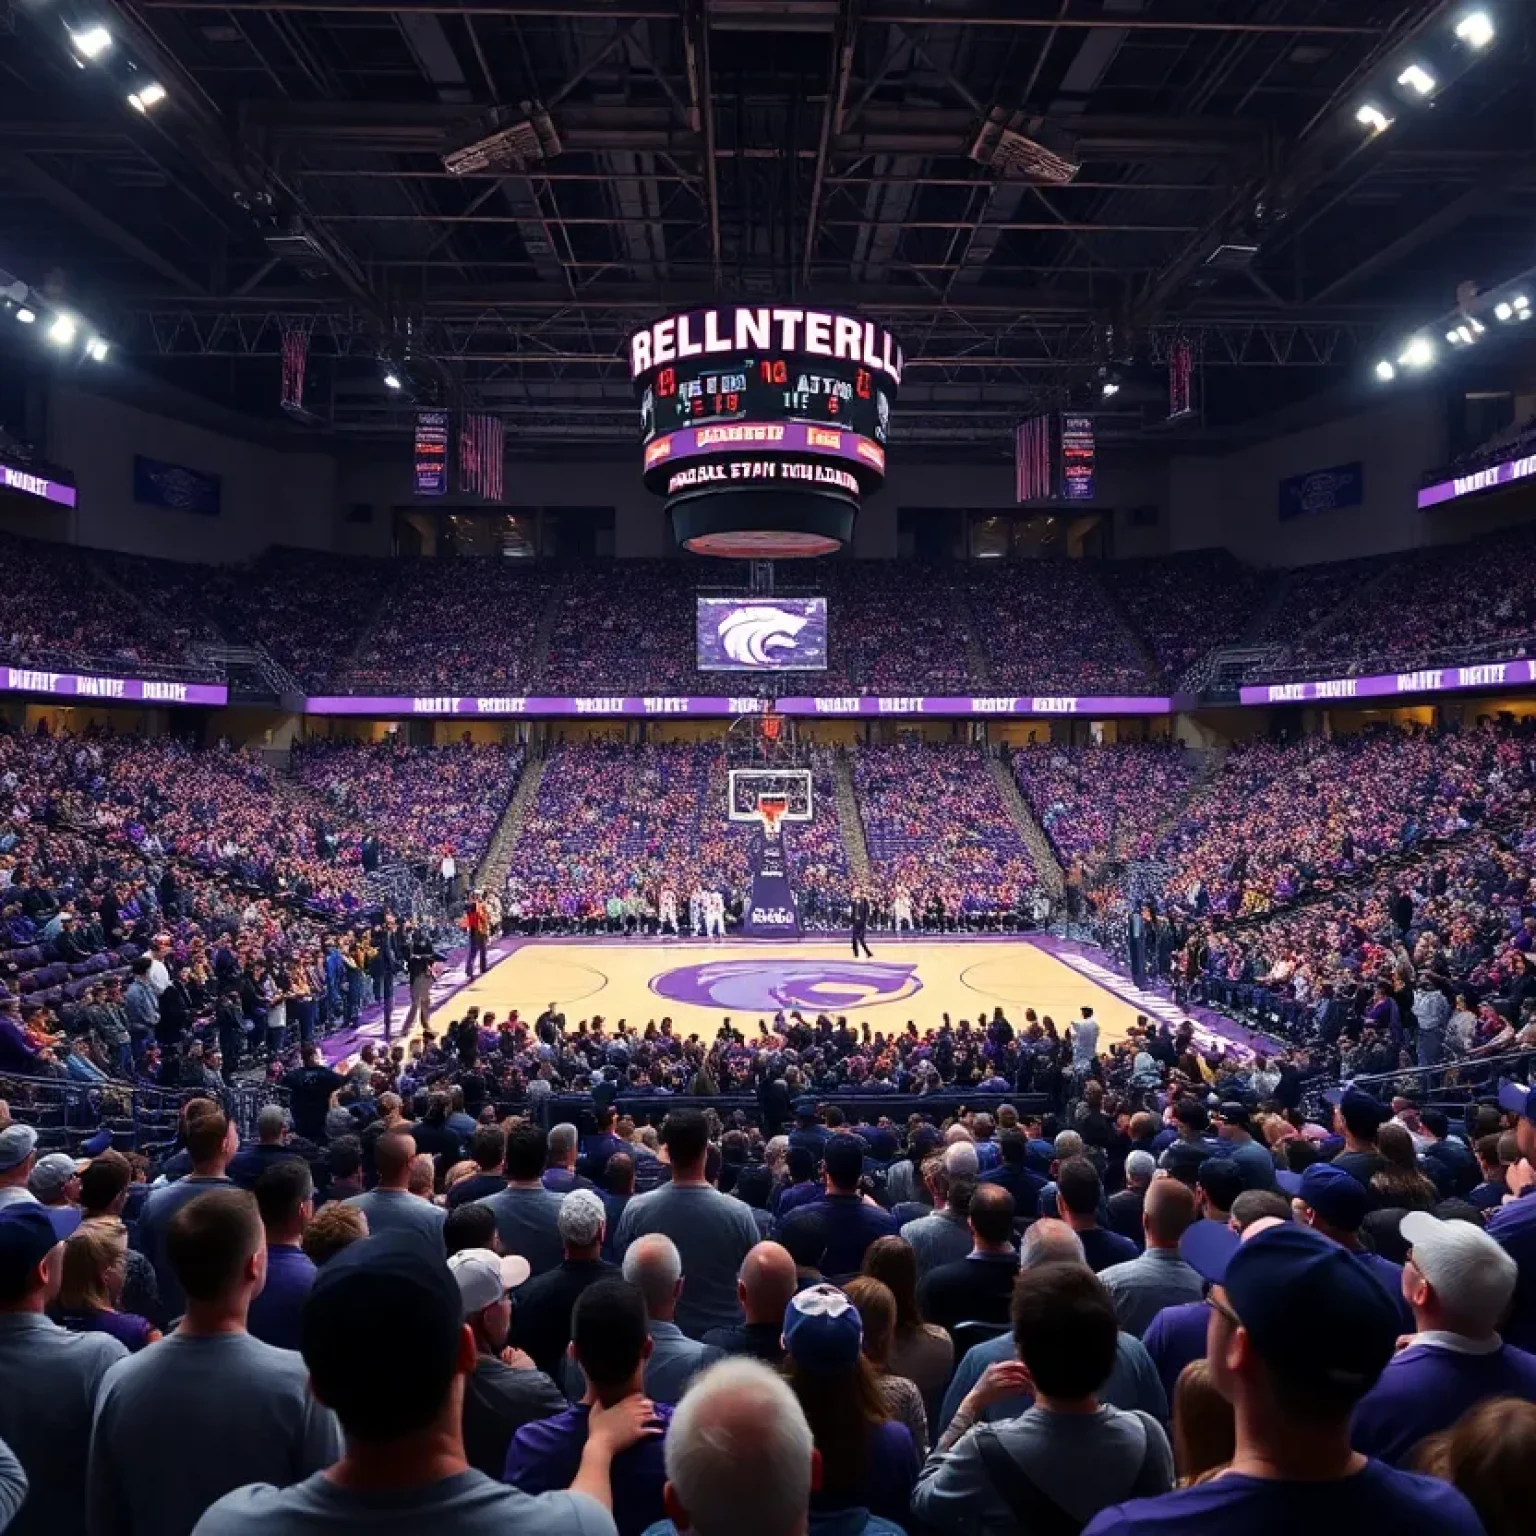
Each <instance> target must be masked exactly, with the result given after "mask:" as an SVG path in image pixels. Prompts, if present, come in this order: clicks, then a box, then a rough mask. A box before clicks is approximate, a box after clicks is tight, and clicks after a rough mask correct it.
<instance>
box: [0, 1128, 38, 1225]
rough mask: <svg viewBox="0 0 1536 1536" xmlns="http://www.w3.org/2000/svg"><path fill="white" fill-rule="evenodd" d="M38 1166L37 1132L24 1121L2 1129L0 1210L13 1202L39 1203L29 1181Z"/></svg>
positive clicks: (17, 1203)
mask: <svg viewBox="0 0 1536 1536" xmlns="http://www.w3.org/2000/svg"><path fill="white" fill-rule="evenodd" d="M36 1165H37V1132H36V1131H35V1130H33V1129H32V1127H31V1126H30V1125H28V1124H27V1123H26V1122H25V1121H24V1120H18V1121H16V1122H15V1123H14V1124H12V1125H8V1126H6V1127H5V1129H4V1130H0V1211H4V1210H7V1209H8V1208H9V1207H11V1206H13V1205H36V1204H37V1197H36V1196H35V1195H34V1194H33V1193H32V1191H31V1190H29V1189H28V1188H27V1180H28V1179H30V1178H31V1177H32V1170H33V1168H34V1167H36Z"/></svg>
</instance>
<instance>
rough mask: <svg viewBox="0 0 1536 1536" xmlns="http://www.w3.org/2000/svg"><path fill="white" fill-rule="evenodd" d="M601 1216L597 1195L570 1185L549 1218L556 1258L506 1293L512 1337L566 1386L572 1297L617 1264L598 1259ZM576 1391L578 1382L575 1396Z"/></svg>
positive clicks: (572, 1380)
mask: <svg viewBox="0 0 1536 1536" xmlns="http://www.w3.org/2000/svg"><path fill="white" fill-rule="evenodd" d="M606 1217H607V1211H606V1208H605V1207H604V1205H603V1201H602V1197H601V1196H600V1195H598V1194H596V1193H595V1192H594V1191H592V1190H590V1189H573V1190H572V1191H571V1192H570V1194H568V1195H567V1196H566V1197H565V1198H564V1199H563V1200H562V1201H561V1202H560V1211H559V1214H558V1215H557V1216H556V1218H555V1221H556V1225H557V1227H558V1229H559V1232H560V1243H561V1248H562V1253H563V1257H562V1259H561V1262H560V1263H559V1264H558V1265H557V1266H556V1267H555V1268H554V1269H549V1270H546V1271H545V1272H544V1273H543V1274H541V1275H535V1276H534V1277H533V1278H532V1279H531V1280H528V1281H525V1282H524V1283H523V1284H522V1285H520V1286H518V1288H517V1291H516V1294H515V1295H514V1296H513V1298H512V1302H513V1310H512V1342H513V1343H514V1344H515V1345H516V1346H517V1347H518V1348H519V1349H523V1350H526V1351H527V1352H528V1354H529V1355H531V1356H532V1357H533V1363H534V1364H535V1365H536V1366H537V1367H538V1368H539V1369H540V1370H541V1371H543V1372H545V1374H546V1375H549V1376H552V1377H553V1378H554V1379H555V1380H556V1381H558V1382H561V1383H562V1385H564V1386H565V1387H566V1388H567V1390H569V1388H570V1387H571V1386H573V1385H577V1382H576V1371H575V1367H574V1366H573V1365H571V1363H570V1362H569V1361H568V1360H567V1359H566V1354H565V1351H566V1346H567V1345H568V1344H569V1343H570V1342H571V1313H572V1312H573V1311H574V1309H575V1306H576V1300H577V1298H578V1297H579V1296H580V1295H581V1293H582V1292H583V1291H585V1290H586V1288H587V1287H588V1286H589V1285H593V1284H595V1283H596V1282H597V1281H599V1280H602V1279H612V1278H614V1277H616V1276H617V1275H618V1268H617V1266H616V1265H613V1264H607V1263H604V1261H603V1259H602V1256H601V1255H602V1247H603V1236H604V1233H605V1231H606V1227H605V1221H606ZM567 1367H569V1369H567ZM580 1395H581V1393H580V1390H579V1387H578V1390H577V1392H576V1396H578V1397H579V1396H580Z"/></svg>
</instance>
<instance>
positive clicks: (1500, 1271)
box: [1353, 1211, 1536, 1466]
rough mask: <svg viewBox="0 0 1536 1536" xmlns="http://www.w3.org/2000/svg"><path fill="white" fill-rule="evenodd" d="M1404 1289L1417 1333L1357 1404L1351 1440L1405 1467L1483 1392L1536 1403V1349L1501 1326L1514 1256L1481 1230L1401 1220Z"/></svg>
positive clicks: (1419, 1217)
mask: <svg viewBox="0 0 1536 1536" xmlns="http://www.w3.org/2000/svg"><path fill="white" fill-rule="evenodd" d="M1402 1234H1403V1237H1404V1239H1405V1240H1406V1242H1407V1243H1408V1245H1409V1249H1408V1263H1407V1264H1406V1265H1405V1266H1404V1268H1403V1278H1402V1294H1403V1295H1404V1297H1406V1299H1407V1301H1408V1304H1409V1306H1410V1307H1412V1309H1413V1320H1414V1331H1413V1333H1412V1334H1411V1335H1410V1336H1409V1337H1408V1339H1407V1340H1405V1341H1404V1342H1403V1343H1402V1345H1401V1346H1400V1347H1399V1349H1398V1352H1397V1353H1396V1354H1395V1355H1393V1357H1392V1359H1391V1360H1390V1361H1389V1362H1388V1364H1387V1368H1386V1370H1384V1371H1383V1372H1382V1373H1381V1379H1380V1380H1379V1381H1378V1382H1377V1383H1376V1385H1375V1386H1374V1387H1373V1388H1372V1389H1371V1390H1370V1392H1368V1393H1367V1394H1366V1395H1365V1397H1364V1398H1362V1399H1361V1401H1360V1406H1359V1407H1358V1408H1357V1409H1356V1410H1355V1421H1354V1433H1353V1444H1354V1446H1355V1449H1356V1450H1359V1451H1364V1452H1365V1454H1366V1455H1368V1456H1378V1457H1380V1458H1381V1460H1382V1461H1386V1462H1390V1463H1391V1464H1392V1465H1393V1466H1403V1465H1405V1464H1406V1463H1407V1462H1408V1461H1409V1459H1410V1458H1411V1457H1412V1455H1413V1452H1414V1450H1415V1448H1416V1447H1417V1446H1418V1444H1419V1442H1420V1441H1421V1440H1423V1439H1425V1438H1427V1437H1428V1436H1429V1435H1432V1434H1435V1433H1437V1432H1438V1431H1440V1430H1442V1429H1449V1428H1450V1426H1451V1425H1453V1424H1454V1423H1455V1422H1456V1420H1457V1419H1459V1418H1460V1417H1461V1416H1462V1414H1463V1413H1465V1412H1466V1411H1467V1410H1468V1409H1470V1408H1473V1407H1475V1406H1476V1405H1477V1404H1478V1403H1479V1402H1482V1401H1483V1400H1484V1399H1486V1398H1490V1397H1514V1398H1521V1399H1524V1400H1525V1401H1526V1402H1536V1356H1533V1355H1528V1354H1526V1352H1525V1351H1524V1350H1523V1349H1516V1348H1515V1347H1514V1346H1513V1345H1510V1344H1506V1343H1504V1341H1503V1340H1502V1339H1501V1338H1500V1337H1499V1334H1498V1326H1499V1323H1500V1322H1501V1321H1502V1319H1503V1317H1504V1315H1505V1313H1506V1312H1508V1310H1509V1303H1510V1301H1511V1299H1512V1298H1513V1296H1514V1294H1515V1281H1516V1279H1517V1278H1518V1273H1519V1272H1518V1269H1517V1267H1516V1264H1515V1261H1514V1260H1513V1259H1512V1258H1510V1256H1509V1255H1508V1254H1507V1253H1505V1252H1504V1250H1503V1249H1502V1248H1501V1247H1499V1245H1498V1244H1497V1243H1496V1242H1495V1241H1494V1240H1493V1239H1492V1238H1491V1237H1489V1235H1488V1234H1487V1233H1486V1232H1484V1231H1483V1230H1482V1229H1481V1228H1479V1227H1476V1226H1474V1225H1473V1224H1472V1223H1471V1222H1467V1221H1441V1220H1440V1219H1439V1218H1438V1217H1435V1216H1431V1215H1430V1214H1429V1213H1428V1212H1427V1211H1413V1212H1410V1213H1409V1214H1408V1215H1406V1216H1404V1217H1403V1219H1402Z"/></svg>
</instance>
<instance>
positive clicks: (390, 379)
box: [384, 372, 400, 389]
mask: <svg viewBox="0 0 1536 1536" xmlns="http://www.w3.org/2000/svg"><path fill="white" fill-rule="evenodd" d="M384 387H385V389H399V388H400V375H399V374H397V373H393V372H391V373H386V374H385V375H384Z"/></svg>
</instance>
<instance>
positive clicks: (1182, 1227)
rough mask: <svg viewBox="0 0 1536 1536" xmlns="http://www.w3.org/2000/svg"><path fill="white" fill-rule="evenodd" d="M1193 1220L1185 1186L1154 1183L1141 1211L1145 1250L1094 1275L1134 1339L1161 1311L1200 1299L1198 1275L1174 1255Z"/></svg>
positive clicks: (1192, 1199) (1191, 1200)
mask: <svg viewBox="0 0 1536 1536" xmlns="http://www.w3.org/2000/svg"><path fill="white" fill-rule="evenodd" d="M1207 1166H1209V1164H1207ZM1194 1220H1195V1197H1194V1194H1193V1193H1192V1192H1191V1190H1190V1189H1189V1186H1188V1185H1186V1184H1182V1183H1180V1182H1179V1180H1178V1179H1174V1178H1162V1179H1154V1180H1153V1181H1152V1186H1151V1188H1150V1189H1148V1191H1147V1204H1146V1209H1145V1211H1144V1212H1143V1213H1142V1226H1143V1227H1144V1229H1145V1232H1146V1249H1145V1251H1144V1252H1143V1253H1142V1254H1141V1255H1140V1256H1139V1257H1137V1258H1134V1259H1132V1260H1130V1261H1129V1262H1128V1263H1125V1264H1111V1265H1110V1267H1109V1268H1108V1269H1105V1270H1101V1271H1100V1273H1099V1278H1100V1279H1101V1280H1103V1282H1104V1289H1105V1290H1107V1291H1108V1292H1109V1294H1110V1297H1111V1298H1112V1299H1113V1301H1114V1303H1115V1311H1116V1313H1117V1315H1118V1316H1119V1318H1120V1326H1121V1327H1122V1328H1123V1329H1124V1330H1125V1331H1126V1332H1127V1333H1129V1334H1133V1335H1134V1336H1135V1337H1136V1338H1138V1339H1139V1338H1140V1337H1141V1336H1142V1335H1143V1334H1144V1333H1145V1332H1146V1331H1147V1327H1148V1325H1149V1324H1150V1323H1151V1321H1152V1319H1153V1318H1154V1317H1156V1316H1157V1314H1158V1313H1159V1312H1161V1311H1162V1310H1163V1308H1164V1307H1176V1306H1178V1305H1179V1304H1180V1303H1182V1302H1189V1301H1199V1300H1200V1298H1201V1296H1202V1295H1203V1293H1204V1289H1205V1287H1204V1285H1203V1283H1202V1282H1201V1279H1200V1276H1199V1275H1197V1274H1196V1273H1195V1271H1194V1270H1192V1269H1191V1268H1190V1267H1189V1265H1188V1264H1186V1263H1185V1262H1184V1260H1183V1259H1181V1258H1180V1257H1179V1241H1180V1239H1181V1238H1182V1237H1183V1236H1184V1234H1185V1232H1187V1231H1188V1230H1189V1228H1190V1226H1191V1225H1192V1224H1193V1222H1194ZM1079 1235H1081V1234H1079Z"/></svg>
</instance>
